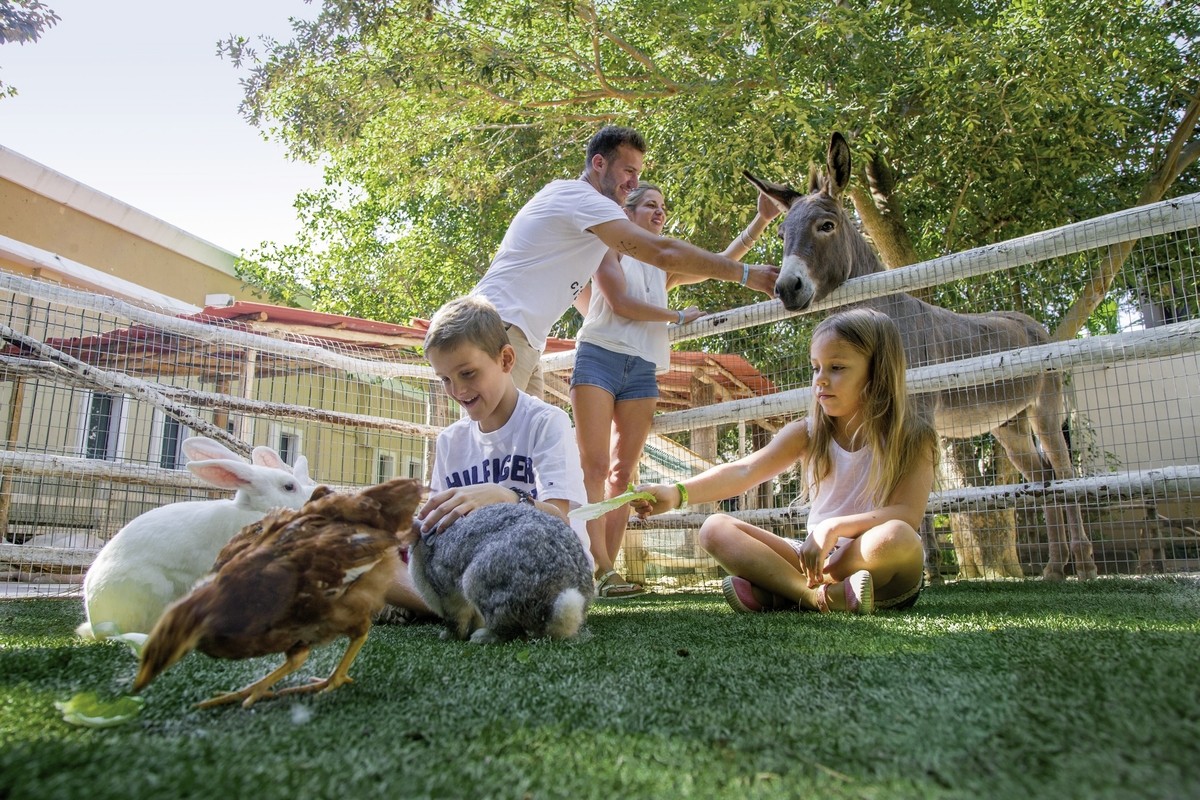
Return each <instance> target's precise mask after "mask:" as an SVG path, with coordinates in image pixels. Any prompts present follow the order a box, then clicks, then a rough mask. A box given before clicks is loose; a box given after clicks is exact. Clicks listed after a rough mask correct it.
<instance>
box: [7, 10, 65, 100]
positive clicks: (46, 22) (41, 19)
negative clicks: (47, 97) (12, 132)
mask: <svg viewBox="0 0 1200 800" xmlns="http://www.w3.org/2000/svg"><path fill="white" fill-rule="evenodd" d="M60 19H61V18H60V17H59V16H58V14H56V13H54V11H53V10H52V9H50V8H48V7H47V6H46V4H45V3H43V2H41V0H0V44H10V43H12V42H16V43H17V44H26V43H28V42H36V41H37V40H38V39H40V38H41V36H42V33H44V32H45V31H46V29H47V28H52V27H54V26H55V25H56V24H58V22H59V21H60ZM16 94H17V89H16V87H14V86H9V85H7V84H5V83H4V81H0V99H3V98H5V97H15V96H16Z"/></svg>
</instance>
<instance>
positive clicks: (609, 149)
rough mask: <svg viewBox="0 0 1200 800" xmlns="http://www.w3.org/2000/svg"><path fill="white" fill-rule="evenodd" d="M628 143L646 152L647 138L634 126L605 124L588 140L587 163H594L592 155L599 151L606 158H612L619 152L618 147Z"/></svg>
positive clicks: (641, 151) (635, 148)
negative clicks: (623, 126) (624, 126)
mask: <svg viewBox="0 0 1200 800" xmlns="http://www.w3.org/2000/svg"><path fill="white" fill-rule="evenodd" d="M623 144H627V145H629V146H630V147H632V148H633V149H634V150H637V151H638V152H639V153H645V152H646V140H645V139H643V138H642V135H641V134H640V133H638V132H637V131H635V130H634V129H633V128H622V127H621V126H619V125H605V126H604V127H603V128H601V129H600V130H599V131H597V132H596V135H595V136H593V137H592V140H591V141H590V142H588V148H587V163H589V164H590V163H592V156H594V155H596V154H597V153H599V154H600V155H602V156H604V158H605V159H606V160H607V159H611V158H612V157H613V156H615V155H616V153H617V148H619V147H620V146H621V145H623Z"/></svg>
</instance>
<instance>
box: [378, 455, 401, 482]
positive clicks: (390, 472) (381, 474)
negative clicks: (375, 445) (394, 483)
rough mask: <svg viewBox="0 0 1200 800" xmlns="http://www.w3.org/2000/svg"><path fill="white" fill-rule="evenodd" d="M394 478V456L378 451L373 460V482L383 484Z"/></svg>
mask: <svg viewBox="0 0 1200 800" xmlns="http://www.w3.org/2000/svg"><path fill="white" fill-rule="evenodd" d="M394 477H396V454H395V453H385V452H382V451H380V453H379V456H378V458H376V460H375V482H376V483H383V482H384V481H390V480H391V479H392V478H394Z"/></svg>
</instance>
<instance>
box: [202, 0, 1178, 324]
mask: <svg viewBox="0 0 1200 800" xmlns="http://www.w3.org/2000/svg"><path fill="white" fill-rule="evenodd" d="M1198 17H1200V12H1197V10H1196V8H1194V7H1193V5H1192V4H1185V3H1173V2H1171V3H1158V2H1131V1H1129V0H1125V1H1124V2H1117V3H1099V2H1077V1H1076V2H1066V1H1065V0H1051V2H1046V3H1040V4H1028V3H1013V2H991V3H982V4H981V3H961V2H929V3H923V4H897V3H865V2H850V3H841V4H837V5H833V6H830V5H829V4H827V3H823V2H816V1H815V0H807V1H806V0H799V1H798V2H788V3H782V2H776V1H773V0H747V2H742V3H738V4H728V3H725V2H720V1H719V0H667V1H666V2H660V1H658V0H656V1H655V2H648V1H647V0H626V1H625V2H622V3H615V4H597V3H592V2H578V3H562V2H558V1H557V0H554V1H553V2H551V0H494V1H492V2H487V1H481V2H467V3H463V2H455V3H450V2H430V1H429V0H422V1H421V2H400V3H388V4H379V3H366V2H361V0H327V2H325V4H324V5H323V7H322V11H321V13H320V15H319V16H318V18H317V19H316V20H314V21H312V22H297V23H294V24H295V36H294V37H293V39H292V40H291V41H289V42H285V43H280V42H271V41H267V42H263V43H261V45H260V46H261V47H262V48H263V49H262V53H261V54H260V53H259V52H258V46H255V45H253V44H252V43H251V42H250V41H249V40H247V39H231V40H229V41H227V42H225V43H224V50H225V52H226V54H227V55H228V56H229V57H230V58H231V59H232V60H233V62H234V63H235V64H236V65H238V66H240V67H243V68H244V69H245V70H246V73H247V76H246V80H245V82H246V89H247V92H246V99H245V103H244V105H243V112H244V113H245V115H246V116H247V118H248V119H249V120H250V121H251V122H253V123H254V124H257V125H260V126H263V127H266V128H268V129H269V130H270V131H271V132H272V133H273V134H274V135H275V136H277V137H279V138H280V139H282V140H283V141H284V142H286V143H287V144H288V145H289V146H290V148H291V150H292V152H293V154H294V155H295V156H297V157H300V158H309V159H325V160H326V163H327V164H328V166H327V173H328V177H329V184H330V186H331V187H337V188H335V189H331V190H330V192H331V194H327V195H323V196H322V197H319V198H305V200H304V203H305V207H306V209H307V210H308V211H309V212H310V216H309V218H308V219H309V225H310V233H311V234H312V235H311V236H310V237H309V238H308V239H307V240H306V241H304V242H302V243H301V245H300V246H299V248H300V249H299V250H297V249H295V248H292V249H288V250H286V251H283V250H279V249H270V248H268V249H266V250H263V251H260V252H259V253H257V254H256V255H257V256H258V257H259V259H260V260H261V261H263V262H264V263H266V264H267V265H268V266H271V265H275V266H278V265H279V264H280V263H281V262H280V261H279V259H280V258H282V256H283V255H284V254H285V252H286V255H287V256H288V257H289V258H292V257H295V256H296V255H298V254H299V253H300V252H303V253H304V254H305V256H306V261H307V262H308V263H310V264H313V265H315V264H316V263H318V262H320V263H324V264H328V263H331V262H333V261H336V260H338V259H343V261H344V264H345V265H347V266H348V265H349V264H350V263H351V261H350V260H346V259H347V257H348V256H349V255H350V254H353V256H354V258H355V259H366V260H367V261H369V262H371V263H373V264H375V265H376V268H375V269H372V270H368V271H369V272H371V273H372V274H382V272H384V271H393V272H399V273H403V274H404V275H405V276H407V277H406V279H405V280H404V281H401V282H400V283H403V284H405V285H406V286H420V287H424V288H423V289H422V291H419V292H414V291H413V290H411V289H410V290H408V294H407V295H406V297H404V298H401V299H400V300H399V301H398V302H390V301H389V302H388V303H387V306H388V307H390V308H393V309H396V311H397V312H401V311H402V312H403V313H423V314H428V313H429V312H430V311H431V310H432V309H431V308H430V307H429V305H426V306H425V307H413V306H410V305H409V303H410V302H419V303H423V304H430V305H434V306H436V304H437V303H438V302H440V301H441V300H444V299H445V296H442V295H441V294H440V293H441V292H443V291H444V292H449V293H455V292H458V291H461V290H463V289H464V288H465V287H468V286H470V285H472V284H473V283H474V280H475V279H476V277H477V276H478V275H479V274H480V273H481V272H482V271H483V270H484V269H486V266H487V262H488V260H489V259H490V256H491V253H492V252H493V251H494V249H495V246H496V244H497V243H498V241H499V238H500V236H501V235H502V233H503V230H504V227H505V225H506V224H507V221H508V220H509V219H510V218H511V216H512V213H514V212H515V210H516V209H517V208H518V207H519V206H520V205H521V203H522V202H524V200H525V199H527V198H528V197H529V196H530V195H531V194H532V193H533V192H534V191H536V189H537V188H539V187H540V186H541V185H542V184H543V183H545V182H546V181H547V180H548V179H550V178H552V177H562V176H568V175H573V174H577V173H578V171H579V169H580V167H581V163H582V150H583V144H584V142H585V141H586V140H587V138H588V137H589V136H590V135H591V134H592V133H593V132H594V131H595V130H596V129H597V128H598V127H599V126H600V125H602V124H604V123H608V122H618V123H626V124H634V125H636V126H637V127H639V128H640V129H641V130H643V132H644V133H645V134H646V135H647V138H648V139H649V141H650V143H651V149H652V152H651V160H650V169H649V170H648V177H651V178H653V179H654V180H655V181H656V182H658V183H660V184H663V185H664V187H665V188H666V189H667V190H668V192H669V193H670V194H671V195H672V196H673V197H674V198H676V200H675V202H674V207H675V212H676V213H675V214H674V218H673V222H672V225H671V228H670V230H669V232H670V233H673V234H676V235H680V236H682V237H684V238H689V239H691V240H693V241H696V242H697V243H700V244H705V245H708V246H712V247H719V246H723V245H724V244H725V241H726V240H727V239H728V236H729V234H730V232H732V231H734V230H736V225H737V224H738V223H739V222H741V221H742V220H741V217H743V216H744V214H745V210H746V209H747V208H748V206H749V203H750V202H752V200H753V195H752V193H751V192H750V190H749V189H748V188H747V187H746V186H745V185H744V184H742V183H740V181H739V179H738V178H737V177H736V176H737V175H738V174H739V172H740V169H741V168H742V167H743V166H751V167H752V168H753V169H755V171H757V172H759V173H760V174H764V175H772V176H778V177H786V176H789V175H793V176H794V175H797V174H799V173H802V172H803V170H804V169H805V167H806V165H807V163H808V162H809V161H810V160H812V159H813V158H814V157H818V156H819V155H820V154H821V152H822V149H823V144H824V141H825V139H826V137H827V135H828V133H829V131H830V130H832V129H835V128H837V129H843V130H846V131H847V132H849V133H851V134H853V135H854V141H855V148H856V151H857V152H860V153H862V154H864V155H866V156H867V157H866V158H860V159H858V161H859V163H861V164H863V165H864V170H863V173H862V178H863V180H861V181H859V182H857V186H856V187H855V189H854V192H853V193H852V197H853V199H854V201H855V205H856V208H858V210H859V212H860V215H861V217H862V219H863V222H864V225H865V226H866V228H867V230H868V232H869V233H870V234H871V235H872V237H873V238H874V239H875V241H876V244H877V245H878V246H879V247H880V249H881V251H883V252H884V253H885V255H886V254H888V253H889V252H894V253H899V254H900V255H899V257H897V256H895V255H892V256H891V257H889V258H887V260H888V261H889V265H891V266H898V265H899V263H901V262H903V263H909V262H911V260H913V259H920V258H928V257H932V256H935V255H939V254H942V253H945V252H950V251H953V250H957V249H962V248H965V247H970V246H975V245H979V244H984V243H987V242H992V241H997V240H1001V239H1006V238H1010V237H1012V236H1016V235H1020V234H1023V233H1028V232H1031V231H1034V230H1039V229H1043V228H1046V227H1050V226H1054V225H1060V224H1063V223H1065V222H1069V221H1072V220H1076V219H1082V218H1086V217H1088V216H1093V215H1095V214H1098V213H1103V212H1105V211H1111V210H1115V209H1118V208H1123V207H1126V206H1129V205H1131V204H1133V203H1134V202H1136V201H1137V198H1138V191H1137V187H1138V185H1139V180H1144V176H1145V174H1146V172H1147V171H1148V170H1151V169H1153V168H1154V167H1155V161H1154V160H1155V158H1156V154H1157V153H1161V152H1163V151H1164V150H1165V146H1166V143H1167V141H1168V140H1169V138H1170V136H1171V133H1172V130H1171V126H1172V124H1173V123H1174V122H1175V121H1177V120H1179V119H1180V117H1181V114H1182V111H1183V107H1184V105H1183V103H1184V101H1185V100H1186V98H1187V96H1188V93H1189V92H1192V93H1194V90H1193V89H1192V88H1191V87H1189V86H1188V85H1187V82H1188V81H1189V80H1190V81H1193V82H1194V81H1195V77H1194V76H1195V74H1196V69H1195V42H1196V41H1197V38H1198V36H1200V19H1198ZM968 99H969V102H966V101H967V100H968ZM867 166H869V167H870V169H866V167H867ZM1176 174H1177V175H1178V172H1177V173H1176ZM334 219H336V220H337V224H336V225H334V224H332V220H334ZM331 234H332V235H333V238H332V239H330V238H328V237H329V236H330V235H331ZM322 244H327V245H328V246H329V249H328V250H326V251H324V252H322V251H321V246H322ZM430 266H432V267H434V268H437V269H441V268H449V269H450V270H452V271H453V272H454V273H456V274H454V275H452V276H448V277H447V276H443V277H442V278H441V279H439V280H431V279H430V278H429V277H428V276H427V275H425V273H426V272H427V271H428V268H429V267H430ZM337 272H338V270H337V269H328V268H327V269H325V270H323V271H322V272H321V274H322V275H326V274H330V275H332V274H335V273H337ZM352 272H353V276H354V277H355V278H357V277H360V276H361V271H360V270H358V269H354V270H352ZM1060 278H1061V276H1047V278H1046V281H1045V283H1044V285H1035V286H1030V287H1028V291H1029V292H1031V293H1036V294H1034V296H1032V297H1031V298H1029V299H1028V302H1026V303H1025V304H1026V305H1027V306H1028V307H1029V308H1041V307H1043V306H1044V305H1047V304H1046V303H1044V302H1043V300H1045V299H1046V297H1047V296H1049V297H1051V298H1052V299H1053V301H1054V302H1051V303H1049V304H1048V305H1049V307H1050V309H1051V311H1050V313H1051V316H1052V318H1051V319H1049V320H1048V322H1050V323H1052V324H1053V323H1054V322H1055V317H1056V316H1057V315H1061V314H1062V313H1063V310H1064V309H1065V308H1067V307H1069V305H1070V304H1071V302H1072V301H1073V300H1074V298H1073V297H1071V296H1067V295H1064V294H1063V290H1062V287H1063V286H1064V285H1066V284H1065V283H1064V281H1062V280H1061V279H1060ZM317 294H318V295H320V296H321V297H322V302H325V301H328V302H331V303H336V302H341V300H340V299H338V298H337V297H336V296H335V295H336V293H335V294H334V295H329V296H325V295H324V293H323V291H322V290H321V289H317ZM949 299H953V298H949ZM393 313H395V312H393Z"/></svg>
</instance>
